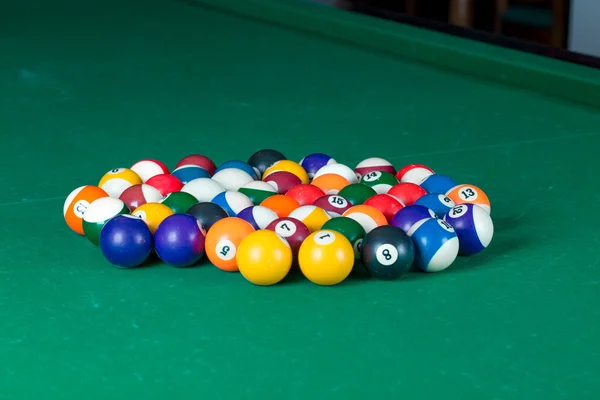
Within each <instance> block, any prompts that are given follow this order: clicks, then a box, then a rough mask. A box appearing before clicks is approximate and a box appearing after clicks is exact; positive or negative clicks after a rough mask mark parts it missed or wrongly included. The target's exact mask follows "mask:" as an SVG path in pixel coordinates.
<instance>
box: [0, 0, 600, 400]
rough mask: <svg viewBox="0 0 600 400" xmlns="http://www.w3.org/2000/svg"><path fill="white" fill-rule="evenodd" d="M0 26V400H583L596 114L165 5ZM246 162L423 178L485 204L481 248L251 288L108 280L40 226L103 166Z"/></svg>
mask: <svg viewBox="0 0 600 400" xmlns="http://www.w3.org/2000/svg"><path fill="white" fill-rule="evenodd" d="M229 3H230V4H233V3H231V2H229ZM315 15H317V14H315ZM0 18H1V19H2V20H1V21H0V22H1V23H0V31H1V32H2V36H1V39H0V54H4V55H5V57H3V58H2V59H1V60H0V102H1V107H0V132H1V135H2V136H1V137H2V145H1V146H0V159H1V160H2V165H3V166H4V168H3V173H2V174H1V175H0V184H1V185H2V187H3V197H2V203H1V204H0V221H2V224H0V239H1V240H0V261H1V262H0V321H2V324H1V325H0V327H1V329H0V359H1V360H2V361H1V363H0V398H2V399H11V400H12V399H30V398H44V399H65V398H77V399H81V398H104V399H105V398H144V399H164V398H177V399H182V398H191V397H202V398H210V399H240V398H265V399H266V398H280V399H281V398H287V399H307V398H343V399H350V398H357V399H364V398H433V397H438V398H442V397H443V398H453V399H454V398H456V399H515V398H523V399H525V398H527V399H532V398H544V399H557V398H565V399H586V398H590V399H591V398H596V397H597V396H596V395H597V394H598V392H599V390H600V383H599V381H598V379H597V372H598V371H599V370H600V361H599V360H600V358H599V357H598V354H599V351H600V345H599V343H598V329H599V318H600V311H599V308H598V306H597V305H598V301H599V300H600V295H599V293H600V291H599V289H600V269H599V268H600V267H599V265H598V250H597V249H598V243H599V241H598V237H597V227H598V226H599V225H600V217H599V216H598V214H597V213H596V212H595V206H594V204H595V201H598V199H599V198H600V190H599V189H598V185H597V179H596V176H595V175H594V174H595V171H597V170H598V168H599V167H600V160H599V158H598V156H597V149H598V148H599V145H600V141H599V135H600V114H599V113H598V111H597V110H595V109H592V108H586V107H583V106H580V105H577V104H575V103H570V102H566V101H563V100H559V99H557V98H556V97H550V96H548V95H546V94H545V93H546V92H544V93H535V92H531V91H526V90H523V89H521V88H518V87H513V86H508V85H503V84H501V83H498V82H496V83H494V82H492V81H489V80H482V79H480V78H479V77H474V76H469V75H466V74H458V73H456V72H454V71H451V70H444V69H443V68H439V66H436V67H431V66H428V65H426V64H415V63H413V61H412V60H409V59H402V58H398V57H392V56H390V55H389V54H386V53H383V52H381V53H378V52H376V51H373V49H369V50H366V49H364V48H361V47H360V46H356V45H349V44H343V43H339V42H335V41H332V40H329V39H325V38H323V37H320V36H319V35H308V34H306V33H303V32H299V31H297V30H289V29H286V28H284V27H282V26H275V25H272V24H268V23H265V22H260V21H257V20H251V19H247V18H244V17H243V16H241V15H233V14H228V13H223V12H218V11H216V10H214V9H208V8H206V7H203V6H190V5H189V4H185V3H181V2H173V1H168V0H152V1H141V0H131V1H129V2H120V1H116V0H104V1H91V0H90V1H85V2H81V1H74V0H61V1H56V2H54V3H53V4H52V5H49V3H47V2H39V1H33V0H29V1H16V0H13V1H9V2H2V3H1V4H0ZM339 19H340V21H355V19H354V18H353V17H351V16H346V15H342V14H341V13H340V16H339ZM352 23H354V22H352ZM365 24H367V22H365ZM374 24H375V22H373V21H369V22H368V25H370V26H374ZM363 26H365V25H361V24H357V26H356V29H357V30H360V29H361V27H363ZM385 26H387V24H385ZM382 30H385V29H384V28H383V25H382ZM415 32H418V34H419V35H423V36H422V37H425V36H429V35H430V33H429V32H423V31H415ZM432 40H433V39H432V37H428V39H427V41H429V42H430V43H431V42H432ZM439 40H440V43H441V42H443V41H444V40H446V39H439ZM465 46H466V47H465V48H467V47H469V46H470V45H468V44H465ZM469 51H472V48H471V50H469ZM473 51H476V50H473ZM495 51H500V50H498V49H496V50H495V49H494V48H486V49H485V50H481V53H480V54H483V53H485V52H487V53H488V54H489V55H493V54H494V52H495ZM6 55H9V56H6ZM490 57H491V56H490ZM492 58H493V57H492ZM492 58H490V59H492ZM539 64H540V65H542V64H543V65H544V68H543V71H546V72H548V73H550V75H545V76H551V75H553V73H555V74H554V76H559V75H564V74H563V72H564V70H563V68H565V67H564V66H563V65H562V64H559V63H554V62H551V61H548V60H540V61H539ZM541 70H542V69H541ZM543 71H542V72H540V74H545V73H546V72H543ZM534 72H535V71H534V70H533V69H532V71H531V74H534ZM586 73H587V74H589V75H588V78H589V81H590V82H591V81H592V80H593V79H595V75H594V74H595V73H594V72H592V71H588V72H586ZM556 79H557V81H561V82H563V81H562V80H561V78H558V77H557V78H556ZM586 79H587V78H586ZM553 84H554V82H553V80H548V81H547V85H553ZM265 147H270V148H277V149H279V150H281V151H282V152H284V153H285V154H286V155H288V157H289V158H292V159H296V160H299V159H300V158H302V157H303V156H304V155H306V154H309V153H311V152H317V151H321V152H327V153H330V154H332V155H333V156H334V157H336V159H338V161H339V162H343V163H346V164H348V165H351V166H353V165H355V164H356V163H358V162H359V161H360V160H362V159H364V158H366V157H370V156H380V157H384V158H387V159H389V160H390V161H391V162H393V163H394V164H395V165H398V166H401V165H404V164H407V163H410V162H422V163H425V164H428V165H430V166H431V167H433V168H434V169H435V170H436V171H439V172H442V173H446V174H449V175H451V176H453V177H455V179H457V180H458V181H460V182H465V183H467V182H468V183H473V184H476V185H478V186H480V187H481V188H483V189H484V190H485V191H486V192H487V194H488V195H489V196H490V197H491V199H492V216H493V218H494V221H495V224H496V236H495V238H494V240H493V242H492V245H491V247H490V248H489V249H488V250H486V252H485V253H483V254H481V255H479V256H477V257H473V258H470V259H460V260H459V261H457V263H456V264H455V265H453V266H452V267H451V269H449V270H447V271H445V272H443V273H439V274H430V275H426V274H421V273H411V274H409V275H408V276H407V277H406V278H405V279H402V280H399V281H393V282H381V281H375V280H364V279H359V278H358V277H352V278H350V279H348V280H347V281H346V282H344V283H343V284H340V285H339V286H336V287H329V288H324V287H318V286H316V285H313V284H311V283H310V282H308V281H307V280H305V279H303V278H302V277H299V276H294V277H291V279H288V280H287V281H286V282H285V283H283V284H280V285H277V286H273V287H269V288H264V287H257V286H254V285H252V284H250V283H248V282H246V281H245V280H244V279H243V277H241V276H240V275H239V274H228V273H224V272H221V271H219V270H217V269H216V268H214V267H212V266H210V265H206V264H205V265H202V266H198V267H195V268H190V269H175V268H170V267H167V266H164V265H161V264H153V265H151V266H148V267H146V268H141V269H136V270H119V269H116V268H113V267H111V266H110V265H108V264H107V263H106V262H105V261H104V260H103V259H102V256H101V254H100V252H99V250H98V248H96V247H94V246H92V245H91V244H90V243H88V242H87V241H86V239H85V238H82V237H78V236H77V235H75V234H74V233H73V232H71V231H69V230H68V228H67V227H66V225H65V223H64V221H63V218H62V214H61V210H62V206H63V201H64V198H65V197H66V196H67V194H68V193H69V192H70V191H71V190H72V189H73V188H75V187H77V186H79V185H82V184H95V183H97V181H98V180H99V179H100V176H101V175H102V174H103V173H104V172H106V171H107V170H109V169H112V168H115V167H120V166H129V165H131V164H132V163H133V162H135V161H136V160H138V159H140V158H147V157H154V158H158V159H161V160H163V161H164V162H165V163H167V164H168V165H169V166H170V167H171V168H172V167H173V166H174V165H175V163H176V162H177V160H178V159H180V158H181V157H183V156H184V155H186V154H188V153H196V152H199V153H204V154H206V155H209V156H211V157H212V158H213V159H214V160H215V161H216V162H217V163H220V162H223V161H226V160H228V159H235V158H241V159H246V158H247V157H248V156H249V155H250V154H252V153H253V152H254V151H255V150H257V149H259V148H265Z"/></svg>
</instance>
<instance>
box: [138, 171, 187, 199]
mask: <svg viewBox="0 0 600 400" xmlns="http://www.w3.org/2000/svg"><path fill="white" fill-rule="evenodd" d="M146 184H148V185H150V186H153V187H155V188H156V189H158V191H159V192H160V193H161V194H162V195H163V196H166V195H168V194H169V193H173V192H179V191H180V190H181V188H183V183H182V182H181V181H180V180H179V179H177V178H175V177H174V176H173V175H171V174H159V175H155V176H153V177H152V178H150V179H148V181H147V182H146Z"/></svg>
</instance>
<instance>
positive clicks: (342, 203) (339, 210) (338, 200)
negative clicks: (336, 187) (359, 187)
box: [312, 194, 352, 217]
mask: <svg viewBox="0 0 600 400" xmlns="http://www.w3.org/2000/svg"><path fill="white" fill-rule="evenodd" d="M312 205H313V206H317V207H320V208H322V209H323V210H325V211H327V212H328V213H329V215H331V216H332V217H341V216H342V214H343V213H344V212H345V211H346V210H347V209H349V208H350V207H352V204H350V202H349V201H348V200H346V199H345V198H343V197H342V196H340V195H337V194H326V195H325V196H321V197H319V198H318V199H317V200H316V201H315V202H314V203H313V204H312Z"/></svg>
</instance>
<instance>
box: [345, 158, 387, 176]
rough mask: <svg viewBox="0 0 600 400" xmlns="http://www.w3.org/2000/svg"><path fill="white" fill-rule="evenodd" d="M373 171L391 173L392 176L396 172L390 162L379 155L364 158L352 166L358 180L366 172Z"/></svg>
mask: <svg viewBox="0 0 600 400" xmlns="http://www.w3.org/2000/svg"><path fill="white" fill-rule="evenodd" d="M375 171H379V172H387V173H389V174H392V176H394V175H395V174H396V168H394V166H393V165H392V163H391V162H389V161H388V160H385V159H383V158H380V157H370V158H367V159H364V160H362V161H361V162H359V163H358V164H357V165H356V167H354V173H355V174H356V177H357V178H358V179H359V180H360V179H361V178H362V177H363V176H365V175H366V174H368V173H371V172H375Z"/></svg>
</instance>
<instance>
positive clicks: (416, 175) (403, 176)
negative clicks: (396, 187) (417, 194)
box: [396, 164, 434, 184]
mask: <svg viewBox="0 0 600 400" xmlns="http://www.w3.org/2000/svg"><path fill="white" fill-rule="evenodd" d="M433 173H434V172H433V170H432V169H431V168H429V167H428V166H426V165H423V164H408V165H405V166H404V167H402V168H400V169H399V170H398V172H397V173H396V179H398V181H399V182H400V183H402V182H410V183H415V184H419V183H421V182H422V181H423V179H425V178H426V177H428V176H429V175H432V174H433Z"/></svg>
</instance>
